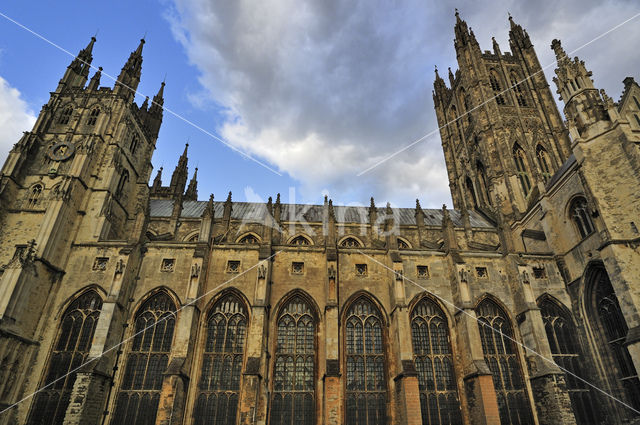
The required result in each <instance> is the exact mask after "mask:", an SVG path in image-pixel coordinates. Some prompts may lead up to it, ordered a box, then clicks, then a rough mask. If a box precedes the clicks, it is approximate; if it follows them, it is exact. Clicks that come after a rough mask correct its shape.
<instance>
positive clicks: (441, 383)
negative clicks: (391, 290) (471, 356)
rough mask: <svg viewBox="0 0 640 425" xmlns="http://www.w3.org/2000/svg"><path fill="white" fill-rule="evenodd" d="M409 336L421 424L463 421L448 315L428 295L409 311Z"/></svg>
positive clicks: (457, 422)
mask: <svg viewBox="0 0 640 425" xmlns="http://www.w3.org/2000/svg"><path fill="white" fill-rule="evenodd" d="M411 339H412V342H413V359H414V362H415V365H416V370H417V371H418V388H419V390H420V410H421V412H422V425H449V424H456V425H457V424H462V415H461V411H460V401H459V399H458V389H457V385H456V377H455V373H454V370H453V353H452V352H451V344H450V342H449V328H448V325H447V319H446V317H445V315H444V313H443V311H442V310H441V309H440V307H438V306H437V305H436V304H435V303H434V302H433V301H431V300H430V299H428V298H423V299H422V300H421V301H420V302H419V303H418V304H417V305H416V306H415V307H414V309H413V311H412V312H411Z"/></svg>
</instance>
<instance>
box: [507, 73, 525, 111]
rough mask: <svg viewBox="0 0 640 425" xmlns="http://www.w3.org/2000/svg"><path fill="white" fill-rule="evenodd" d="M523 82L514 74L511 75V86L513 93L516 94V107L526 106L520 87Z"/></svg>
mask: <svg viewBox="0 0 640 425" xmlns="http://www.w3.org/2000/svg"><path fill="white" fill-rule="evenodd" d="M523 84H524V82H521V81H520V78H519V77H518V75H517V74H516V73H515V72H512V73H511V86H512V87H513V91H514V93H515V94H516V99H517V101H518V106H527V98H526V97H525V95H524V90H522V85H523Z"/></svg>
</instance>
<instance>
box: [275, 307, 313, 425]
mask: <svg viewBox="0 0 640 425" xmlns="http://www.w3.org/2000/svg"><path fill="white" fill-rule="evenodd" d="M276 341H277V342H276V352H275V361H274V375H273V392H272V398H271V422H270V425H313V424H315V422H316V420H315V419H316V409H315V353H316V342H315V341H316V338H315V321H314V318H313V316H312V314H311V308H310V306H309V304H308V303H307V302H306V301H305V300H304V299H303V298H302V297H300V296H294V297H293V298H291V299H290V300H289V301H288V302H287V303H286V305H285V306H284V307H283V308H282V311H281V312H280V315H279V316H278V330H277V340H276Z"/></svg>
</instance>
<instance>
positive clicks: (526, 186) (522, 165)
mask: <svg viewBox="0 0 640 425" xmlns="http://www.w3.org/2000/svg"><path fill="white" fill-rule="evenodd" d="M513 160H514V161H515V163H516V171H517V172H518V180H520V186H522V191H523V192H524V195H525V196H527V195H528V194H529V191H531V180H530V179H529V171H528V169H527V159H526V155H525V153H524V151H523V150H522V148H521V147H520V146H519V145H518V144H516V145H515V146H514V147H513Z"/></svg>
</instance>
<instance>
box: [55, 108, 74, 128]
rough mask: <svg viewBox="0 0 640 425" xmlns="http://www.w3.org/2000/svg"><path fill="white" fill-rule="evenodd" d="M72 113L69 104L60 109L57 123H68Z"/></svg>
mask: <svg viewBox="0 0 640 425" xmlns="http://www.w3.org/2000/svg"><path fill="white" fill-rule="evenodd" d="M72 113H73V108H72V107H71V106H67V107H66V108H64V109H63V110H62V113H61V114H60V118H58V124H69V120H70V119H71V114H72Z"/></svg>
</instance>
